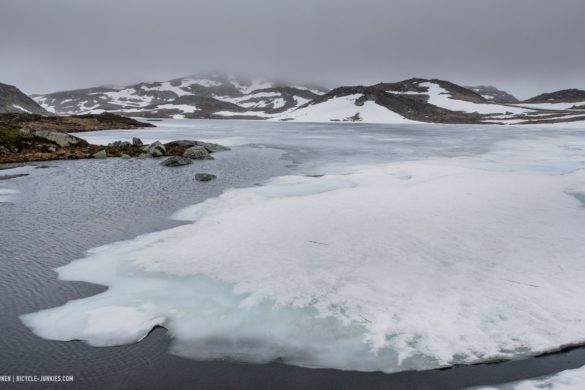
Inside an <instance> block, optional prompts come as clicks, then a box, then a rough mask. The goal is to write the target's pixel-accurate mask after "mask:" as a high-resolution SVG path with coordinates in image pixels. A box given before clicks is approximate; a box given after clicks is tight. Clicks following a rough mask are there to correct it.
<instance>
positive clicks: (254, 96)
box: [34, 74, 325, 119]
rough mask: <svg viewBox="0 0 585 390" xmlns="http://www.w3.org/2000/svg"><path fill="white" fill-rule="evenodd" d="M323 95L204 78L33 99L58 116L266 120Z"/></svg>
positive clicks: (301, 88)
mask: <svg viewBox="0 0 585 390" xmlns="http://www.w3.org/2000/svg"><path fill="white" fill-rule="evenodd" d="M324 92H325V91H324V90H322V89H320V88H317V87H307V86H290V85H286V84H283V83H279V82H273V81H267V80H248V79H243V78H237V77H235V76H225V75H220V74H204V75H197V76H190V77H184V78H177V79H173V80H168V81H164V82H153V83H139V84H135V85H130V86H127V87H123V88H112V87H99V88H88V89H78V90H73V91H64V92H56V93H50V94H45V95H36V96H34V99H35V100H36V101H37V102H38V103H39V104H41V105H42V106H43V107H44V108H45V109H47V110H48V111H50V112H54V113H57V114H96V113H102V112H104V111H107V112H113V113H117V114H123V115H127V116H140V117H157V118H215V119H225V118H229V119H240V118H241V119H266V118H269V117H271V116H274V115H276V114H281V113H284V112H287V111H290V110H292V109H294V108H297V107H299V106H301V105H303V104H305V103H306V102H308V101H310V100H312V99H314V98H316V97H318V96H320V95H321V94H322V93H324Z"/></svg>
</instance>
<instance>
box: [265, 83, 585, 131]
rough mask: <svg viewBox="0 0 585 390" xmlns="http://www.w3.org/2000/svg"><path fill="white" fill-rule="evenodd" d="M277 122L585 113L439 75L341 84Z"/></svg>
mask: <svg viewBox="0 0 585 390" xmlns="http://www.w3.org/2000/svg"><path fill="white" fill-rule="evenodd" d="M272 120H281V121H302V122H329V121H333V122H371V123H376V122H377V123H409V122H430V123H498V124H529V123H556V122H565V121H577V120H585V111H580V112H579V113H578V114H577V115H576V114H575V111H569V110H564V111H556V110H549V109H547V108H532V107H526V106H525V105H524V104H498V103H494V102H492V101H491V99H490V100H488V99H486V98H485V97H484V96H482V95H480V94H479V93H477V92H475V91H473V90H471V89H468V88H464V87H461V86H459V85H457V84H453V83H451V82H449V81H444V80H437V79H432V80H428V79H419V78H414V79H409V80H404V81H401V82H397V83H380V84H375V85H370V86H363V85H359V86H352V87H340V88H335V89H333V90H331V91H329V92H327V93H325V94H324V95H322V96H320V97H318V98H316V99H314V100H312V101H310V102H308V103H306V104H304V105H303V106H301V107H299V108H297V109H295V110H292V111H289V112H287V113H285V114H282V115H279V116H277V117H275V118H272Z"/></svg>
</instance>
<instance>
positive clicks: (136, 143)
mask: <svg viewBox="0 0 585 390" xmlns="http://www.w3.org/2000/svg"><path fill="white" fill-rule="evenodd" d="M132 145H134V146H142V145H144V144H143V143H142V140H141V139H140V138H138V137H132Z"/></svg>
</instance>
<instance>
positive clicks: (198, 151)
mask: <svg viewBox="0 0 585 390" xmlns="http://www.w3.org/2000/svg"><path fill="white" fill-rule="evenodd" d="M96 123H97V124H96ZM124 126H125V127H124ZM140 127H153V125H151V124H149V123H142V122H138V121H135V120H133V119H130V118H125V117H120V116H118V115H112V114H102V115H91V116H73V117H43V116H40V115H32V114H0V163H23V162H31V161H49V160H76V159H85V158H108V157H122V158H132V157H137V158H156V157H163V156H168V157H181V158H182V159H180V160H177V159H175V160H171V161H169V162H165V163H163V165H165V166H179V165H186V164H190V163H191V160H198V159H213V157H212V156H211V153H215V152H219V151H224V150H229V148H227V147H225V146H222V145H218V144H212V143H207V142H201V141H192V140H181V141H173V142H168V143H166V144H162V143H160V142H158V141H156V142H154V143H152V144H150V145H144V144H143V143H142V141H141V140H140V139H138V138H134V139H133V140H132V142H127V141H116V142H113V143H110V144H109V145H107V146H103V145H94V144H90V143H89V142H87V141H85V140H83V139H81V138H79V137H75V136H73V135H71V134H67V132H69V131H71V132H73V131H75V132H79V131H92V130H93V131H95V130H106V129H124V128H140Z"/></svg>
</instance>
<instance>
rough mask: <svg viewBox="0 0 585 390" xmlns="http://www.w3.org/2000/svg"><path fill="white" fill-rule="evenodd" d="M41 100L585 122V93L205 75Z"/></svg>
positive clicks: (373, 118) (286, 113)
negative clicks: (524, 96)
mask: <svg viewBox="0 0 585 390" xmlns="http://www.w3.org/2000/svg"><path fill="white" fill-rule="evenodd" d="M582 96H583V98H582ZM34 99H35V101H36V102H38V103H39V104H40V105H42V106H43V107H44V108H45V109H47V110H48V111H50V112H53V113H56V114H64V115H72V114H76V115H79V114H98V113H103V112H110V113H116V114H121V115H125V116H133V117H147V118H193V119H197V118H208V119H267V120H272V121H300V122H364V123H410V122H415V123H417V122H427V123H455V124H457V123H460V124H471V123H499V124H528V123H556V122H567V121H580V120H585V91H579V90H566V91H558V92H555V93H552V94H544V95H540V96H538V97H535V98H532V99H529V100H527V101H524V102H519V101H518V100H517V99H516V98H515V97H514V96H512V95H510V94H508V93H507V92H505V91H502V90H499V89H497V88H495V87H490V86H479V87H462V86H460V85H457V84H454V83H451V82H449V81H445V80H438V79H422V78H413V79H408V80H404V81H400V82H391V83H379V84H375V85H356V86H342V87H338V88H335V89H332V90H330V91H327V90H324V89H322V88H316V87H309V86H299V85H287V84H286V83H282V82H275V81H267V80H248V79H244V78H238V77H235V76H226V75H221V74H201V75H196V76H189V77H183V78H177V79H173V80H168V81H163V82H153V83H138V84H134V85H130V86H126V87H121V88H115V87H98V88H88V89H78V90H73V91H64V92H56V93H50V94H45V95H37V96H34Z"/></svg>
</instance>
